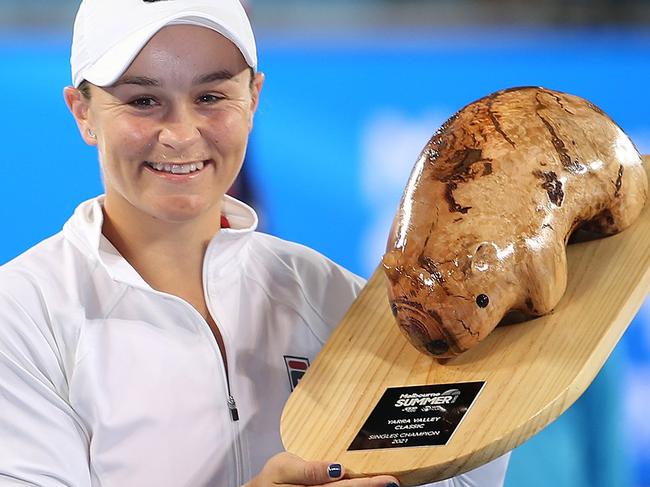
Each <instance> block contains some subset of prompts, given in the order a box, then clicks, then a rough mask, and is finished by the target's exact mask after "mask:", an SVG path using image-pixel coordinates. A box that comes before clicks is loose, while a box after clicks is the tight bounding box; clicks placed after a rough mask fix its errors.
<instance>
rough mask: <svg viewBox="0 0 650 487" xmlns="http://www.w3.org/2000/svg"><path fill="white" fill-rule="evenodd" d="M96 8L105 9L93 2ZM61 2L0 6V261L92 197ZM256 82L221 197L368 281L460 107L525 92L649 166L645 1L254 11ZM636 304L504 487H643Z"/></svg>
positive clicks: (18, 1) (646, 328)
mask: <svg viewBox="0 0 650 487" xmlns="http://www.w3.org/2000/svg"><path fill="white" fill-rule="evenodd" d="M107 1H108V0H107ZM77 4H78V2H77V1H76V0H0V97H1V98H2V116H1V117H0V135H1V143H0V170H1V171H0V219H1V221H2V222H3V229H2V231H1V233H0V235H2V239H0V264H1V263H4V262H6V261H8V260H10V259H11V258H13V257H14V256H16V255H18V254H19V253H21V252H23V251H24V250H26V249H27V248H29V247H30V246H32V245H34V244H35V243H37V242H39V241H40V240H42V239H43V238H44V237H46V236H49V235H51V234H53V233H55V232H57V231H59V230H60V228H61V226H62V225H63V223H64V222H65V220H66V219H67V218H68V217H69V215H70V214H71V213H72V211H73V209H74V207H75V206H76V205H77V204H78V203H79V202H81V201H82V200H84V199H87V198H90V197H92V196H95V195H97V194H99V193H101V192H102V186H101V180H100V175H99V170H98V164H97V158H96V154H95V153H94V151H93V150H91V149H90V148H88V147H86V146H84V145H83V143H82V142H81V140H80V138H79V137H78V135H77V133H76V128H75V126H74V124H73V121H72V118H71V117H70V116H69V115H68V113H67V110H66V108H65V105H64V103H63V99H62V96H61V93H62V89H63V87H64V86H65V85H67V84H68V83H69V77H70V74H69V65H68V57H69V42H70V37H71V29H72V23H73V18H74V13H75V11H76V7H77ZM248 7H249V8H250V9H251V13H252V18H253V24H254V26H255V30H256V32H257V39H258V47H259V58H260V68H261V70H263V71H264V72H265V73H266V76H267V81H266V85H265V88H264V92H263V98H262V103H261V106H260V109H259V112H258V116H257V118H256V122H255V129H254V132H253V136H252V140H251V144H250V147H249V154H248V156H247V165H246V169H245V172H244V174H243V175H242V178H241V179H240V181H238V183H237V184H236V187H235V188H233V192H234V193H236V194H238V195H240V197H241V198H242V199H244V200H246V201H249V202H252V203H253V205H254V206H255V207H256V208H257V209H258V211H259V213H260V215H261V227H262V229H263V230H264V231H266V232H269V233H273V234H275V235H278V236H280V237H283V238H287V239H290V240H294V241H298V242H301V243H304V244H306V245H309V246H311V247H314V248H316V249H317V250H319V251H321V252H322V253H324V254H325V255H327V256H328V257H330V258H332V259H333V260H335V261H337V262H339V263H340V264H342V265H344V266H346V267H348V268H349V269H351V270H352V271H354V272H356V273H358V274H360V275H362V276H364V277H368V276H369V275H370V273H371V272H372V270H373V269H374V268H375V267H376V265H377V263H378V261H379V259H380V257H381V255H382V250H383V246H384V244H385V239H386V236H387V234H388V228H389V226H390V222H391V219H392V216H393V214H394V212H395V210H396V207H397V204H398V202H399V198H400V196H401V192H402V189H403V188H404V185H405V183H406V179H407V177H408V175H409V172H410V170H411V168H412V166H413V164H414V162H415V160H416V158H417V156H418V154H419V151H420V150H421V148H422V147H423V146H424V144H425V143H426V142H427V140H428V139H429V137H430V136H431V135H432V134H433V133H434V132H435V130H436V129H437V128H438V127H439V126H440V124H441V123H442V122H443V121H444V120H445V119H447V118H448V117H449V116H450V115H452V114H453V113H454V112H455V111H457V110H458V109H460V108H461V107H463V106H464V105H465V104H467V103H469V102H471V101H473V100H475V99H477V98H479V97H481V96H483V95H486V94H488V93H490V92H493V91H496V90H498V89H502V88H506V87H512V86H523V85H541V86H546V87H548V88H553V89H556V90H561V91H566V92H570V93H573V94H576V95H579V96H582V97H585V98H587V99H589V100H590V101H592V102H593V103H595V104H596V105H598V106H600V107H601V108H602V109H603V110H605V111H606V112H607V113H608V114H609V115H610V116H611V117H612V118H613V119H614V120H615V121H617V122H618V123H619V124H620V125H621V127H622V128H623V129H624V130H625V131H626V132H627V133H628V135H630V137H631V138H632V140H633V141H634V142H635V143H636V145H637V147H638V148H639V151H640V152H641V153H644V154H650V120H649V119H648V113H650V93H649V91H648V90H649V87H650V29H649V26H650V2H648V1H641V0H616V1H614V0H590V1H588V0H567V1H559V0H546V1H540V2H529V1H523V0H482V1H481V0H435V1H434V0H432V1H425V0H420V1H416V0H410V1H397V0H392V1H390V0H356V1H354V2H350V1H342V0H327V1H325V0H321V1H314V0H256V1H253V2H249V5H248ZM649 404H650V301H649V302H647V303H645V304H644V305H643V306H642V308H641V310H640V311H639V313H638V315H637V317H636V318H635V320H634V321H633V323H632V324H631V325H630V327H629V329H628V330H627V332H626V334H625V335H624V337H623V339H622V340H621V342H620V344H619V346H618V347H617V349H616V350H615V352H614V353H613V354H612V356H611V357H610V359H609V361H608V362H607V365H606V366H605V367H604V368H603V370H602V371H601V373H600V374H599V376H598V377H597V378H596V380H595V381H594V383H593V384H592V386H591V387H590V388H589V389H588V390H587V392H586V393H585V394H584V395H583V397H582V398H581V399H580V400H578V402H576V404H574V405H573V406H572V407H571V408H570V409H569V410H568V411H567V412H566V413H565V414H564V415H563V416H561V417H560V419H558V420H557V421H556V422H555V423H553V424H552V425H551V426H549V427H548V428H547V429H545V430H544V431H543V432H541V433H540V434H538V435H537V436H535V437H534V438H532V439H531V440H529V441H528V442H526V443H525V444H524V445H522V446H521V447H519V448H517V449H516V450H515V452H514V453H513V456H512V460H511V465H510V469H509V473H508V478H507V481H506V485H507V486H508V487H513V486H533V487H535V486H548V485H554V486H567V487H568V486H572V487H575V486H585V487H586V486H634V487H647V486H650V406H649Z"/></svg>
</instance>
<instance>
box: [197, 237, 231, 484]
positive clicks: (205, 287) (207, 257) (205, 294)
mask: <svg viewBox="0 0 650 487" xmlns="http://www.w3.org/2000/svg"><path fill="white" fill-rule="evenodd" d="M211 250H212V245H208V248H207V249H206V251H205V255H204V257H203V275H202V279H203V298H204V299H205V305H206V306H207V308H208V312H209V313H210V315H211V316H212V317H213V318H214V322H215V325H216V326H217V328H218V329H219V333H221V339H222V340H223V348H224V352H225V353H226V355H228V345H227V344H226V336H225V333H224V332H223V330H222V329H221V327H219V320H217V319H216V317H215V315H214V313H213V312H212V310H211V309H210V297H209V295H208V279H207V277H208V276H207V267H208V262H210V254H211ZM192 309H193V310H194V308H193V307H192ZM194 311H195V312H196V313H197V314H199V313H198V311H196V310H194ZM199 316H200V315H199ZM201 321H202V322H203V324H204V325H205V326H206V327H207V328H208V331H209V332H210V337H211V338H212V342H213V346H214V347H215V348H216V351H217V354H218V356H219V358H220V359H221V363H222V364H223V370H224V376H225V377H224V379H225V381H226V388H227V391H228V397H227V399H226V403H227V405H228V410H229V411H230V418H231V419H232V422H231V424H232V431H233V438H234V447H235V467H236V473H235V485H236V486H237V487H239V486H240V485H242V484H243V483H244V465H243V455H242V447H241V439H240V438H239V433H240V431H239V410H238V409H237V402H236V401H235V398H234V397H233V395H232V391H231V388H230V370H229V368H230V366H229V364H228V363H227V362H226V360H225V358H224V357H223V356H222V355H221V350H220V348H219V344H218V343H217V340H216V337H214V336H213V334H212V330H210V325H208V323H207V321H205V320H204V319H203V317H201ZM230 357H231V359H232V355H230Z"/></svg>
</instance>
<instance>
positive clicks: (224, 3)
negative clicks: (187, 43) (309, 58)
mask: <svg viewBox="0 0 650 487" xmlns="http://www.w3.org/2000/svg"><path fill="white" fill-rule="evenodd" d="M173 24H191V25H198V26H202V27H208V28H210V29H213V30H215V31H216V32H218V33H220V34H221V35H223V36H224V37H226V38H227V39H229V40H230V41H231V42H232V43H233V44H234V45H235V46H236V47H237V48H238V49H239V50H240V51H241V53H242V55H243V56H244V60H245V61H246V63H247V64H248V65H249V66H250V67H251V68H253V69H254V70H257V51H256V47H255V37H254V35H253V29H252V28H251V24H250V21H249V19H248V16H247V15H246V12H245V10H244V8H243V7H242V5H241V3H240V2H239V0H83V1H82V2H81V5H80V6H79V10H78V11H77V17H76V19H75V23H74V33H73V36H72V52H71V56H70V65H71V68H72V84H73V86H75V87H78V86H79V85H80V84H81V82H82V81H84V80H87V81H89V82H91V83H93V84H94V85H97V86H109V85H112V84H113V83H115V82H116V81H117V80H118V79H119V77H120V76H121V75H122V74H123V73H124V71H126V70H127V68H128V67H129V65H130V64H131V63H132V62H133V60H134V59H135V57H136V56H137V55H138V53H139V52H140V51H141V50H142V48H143V47H144V46H145V44H146V43H147V42H149V40H150V39H151V38H152V37H153V36H154V35H155V34H156V32H158V31H159V30H160V29H162V28H163V27H165V26H166V25H173Z"/></svg>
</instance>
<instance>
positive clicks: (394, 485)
mask: <svg viewBox="0 0 650 487" xmlns="http://www.w3.org/2000/svg"><path fill="white" fill-rule="evenodd" d="M386 487H399V485H397V484H396V483H395V482H391V483H390V484H386Z"/></svg>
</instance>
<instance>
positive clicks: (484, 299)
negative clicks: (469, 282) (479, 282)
mask: <svg viewBox="0 0 650 487" xmlns="http://www.w3.org/2000/svg"><path fill="white" fill-rule="evenodd" d="M476 304H477V305H478V306H479V308H485V307H486V306H487V305H488V304H490V298H489V297H488V295H487V294H479V295H478V296H476Z"/></svg>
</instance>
